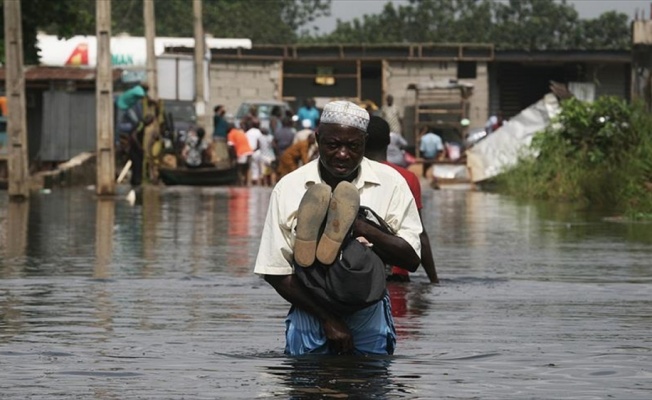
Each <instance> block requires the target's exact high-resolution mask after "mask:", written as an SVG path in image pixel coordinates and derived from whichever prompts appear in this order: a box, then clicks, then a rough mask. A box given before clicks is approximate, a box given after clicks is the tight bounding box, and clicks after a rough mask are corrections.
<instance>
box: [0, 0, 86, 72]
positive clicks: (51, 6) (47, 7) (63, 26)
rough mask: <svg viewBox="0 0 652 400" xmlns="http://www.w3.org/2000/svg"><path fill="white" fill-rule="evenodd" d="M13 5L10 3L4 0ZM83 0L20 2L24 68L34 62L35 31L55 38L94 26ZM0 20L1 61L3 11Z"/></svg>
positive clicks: (35, 57) (35, 61)
mask: <svg viewBox="0 0 652 400" xmlns="http://www.w3.org/2000/svg"><path fill="white" fill-rule="evenodd" d="M6 1H13V0H6ZM86 1H87V0H66V1H52V0H29V1H21V13H22V17H23V18H22V28H23V29H22V34H23V55H24V62H25V64H36V63H37V62H38V48H37V47H36V35H37V32H38V31H39V30H47V31H48V32H49V33H52V34H56V35H59V36H72V35H75V34H77V33H78V32H79V31H80V30H81V31H83V30H86V29H88V27H89V26H91V25H92V24H94V21H95V16H94V14H92V13H89V10H88V8H87V7H86ZM2 10H3V11H2V19H0V25H1V27H0V35H1V39H2V40H1V41H0V43H2V55H1V57H2V60H3V61H4V33H5V31H4V7H3V9H2Z"/></svg>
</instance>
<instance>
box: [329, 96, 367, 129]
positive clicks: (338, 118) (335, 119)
mask: <svg viewBox="0 0 652 400" xmlns="http://www.w3.org/2000/svg"><path fill="white" fill-rule="evenodd" d="M319 123H320V124H337V125H344V126H350V127H352V128H356V129H360V130H361V131H363V132H367V125H369V113H368V112H367V110H365V109H364V108H362V107H360V106H358V105H356V104H354V103H351V102H350V101H345V100H336V101H331V102H330V103H328V104H326V105H325V106H324V110H323V111H322V114H321V117H320V118H319Z"/></svg>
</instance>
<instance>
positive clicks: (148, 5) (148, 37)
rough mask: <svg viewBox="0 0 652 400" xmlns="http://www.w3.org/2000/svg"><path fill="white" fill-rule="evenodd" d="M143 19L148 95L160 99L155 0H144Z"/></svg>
mask: <svg viewBox="0 0 652 400" xmlns="http://www.w3.org/2000/svg"><path fill="white" fill-rule="evenodd" d="M143 19H144V21H145V41H146V43H147V64H146V65H147V67H146V69H147V84H148V85H149V90H148V91H147V95H148V96H149V97H151V98H153V99H157V100H158V77H157V71H156V54H155V52H154V38H155V37H156V21H155V18H154V0H143Z"/></svg>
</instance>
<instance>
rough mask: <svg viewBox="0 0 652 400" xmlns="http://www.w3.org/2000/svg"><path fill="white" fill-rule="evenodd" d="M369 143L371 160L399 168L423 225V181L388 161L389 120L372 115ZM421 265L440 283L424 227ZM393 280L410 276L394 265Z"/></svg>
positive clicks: (367, 151) (433, 280)
mask: <svg viewBox="0 0 652 400" xmlns="http://www.w3.org/2000/svg"><path fill="white" fill-rule="evenodd" d="M367 134H368V137H367V143H366V145H365V154H364V155H365V157H367V158H368V159H370V160H374V161H378V162H381V163H383V164H387V165H389V166H391V167H393V168H394V169H395V170H397V171H398V172H399V173H400V174H401V175H402V176H403V178H405V180H406V182H407V184H408V186H409V187H410V191H411V192H412V195H413V196H414V201H415V202H416V205H417V209H418V210H419V216H420V217H421V225H423V217H422V216H421V209H422V208H423V203H422V202H421V181H420V180H419V177H417V176H416V175H415V174H414V173H413V172H411V171H408V170H407V169H405V168H403V167H399V166H398V165H395V164H392V163H390V162H388V161H387V146H388V145H389V124H388V123H387V121H385V120H384V119H382V118H381V117H378V116H374V115H372V116H371V119H370V120H369V126H368V127H367ZM420 239H421V265H423V269H424V270H425V271H426V275H428V279H429V280H430V282H431V283H439V278H438V277H437V271H436V270H435V260H434V259H433V255H432V247H431V246H430V238H429V237H428V233H427V232H426V229H425V227H424V229H423V231H422V232H421V236H420ZM387 279H388V280H392V281H399V282H409V281H410V276H409V273H408V271H407V270H405V269H403V268H399V267H392V274H391V275H390V276H389V277H388V278H387Z"/></svg>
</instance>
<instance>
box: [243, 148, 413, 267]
mask: <svg viewBox="0 0 652 400" xmlns="http://www.w3.org/2000/svg"><path fill="white" fill-rule="evenodd" d="M315 183H323V181H322V179H321V177H320V175H319V159H317V160H314V161H311V162H310V163H308V164H306V165H304V166H302V167H301V168H299V169H297V170H295V171H293V172H292V173H290V174H288V175H286V176H285V177H283V179H281V180H280V181H279V182H278V183H277V184H276V186H275V187H274V190H273V191H272V194H271V196H270V200H269V208H268V210H267V217H266V218H265V225H264V227H263V235H262V238H261V241H260V247H259V249H258V257H257V258H256V266H255V268H254V272H255V273H256V274H262V275H290V274H293V273H294V269H293V267H292V249H293V248H294V238H295V233H294V228H295V227H296V223H297V210H298V208H299V203H300V202H301V198H302V197H303V195H304V193H305V192H306V190H307V189H308V188H309V187H310V186H312V185H313V184H315ZM352 183H353V184H354V185H355V186H356V187H357V188H358V191H359V192H360V204H361V205H363V206H367V207H369V208H371V209H372V210H374V211H375V212H376V213H377V214H378V215H380V216H381V217H382V218H383V219H384V220H385V221H386V222H387V223H388V224H389V226H390V227H392V229H393V230H394V231H395V232H396V234H397V236H399V237H401V238H402V239H404V240H405V241H406V242H408V243H409V244H410V246H412V248H414V251H415V252H416V253H417V254H421V242H420V239H419V235H420V234H421V231H422V229H423V228H422V226H421V219H420V218H419V212H418V211H417V207H416V204H415V202H414V197H413V196H412V192H410V189H409V187H408V185H407V183H406V182H405V179H404V178H403V177H402V176H401V175H400V174H399V173H398V172H397V171H396V170H395V169H394V168H392V167H389V166H387V165H384V164H381V163H378V162H375V161H371V160H369V159H367V158H363V160H362V162H361V164H360V173H359V174H358V177H357V178H356V179H355V180H354V181H353V182H352Z"/></svg>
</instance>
